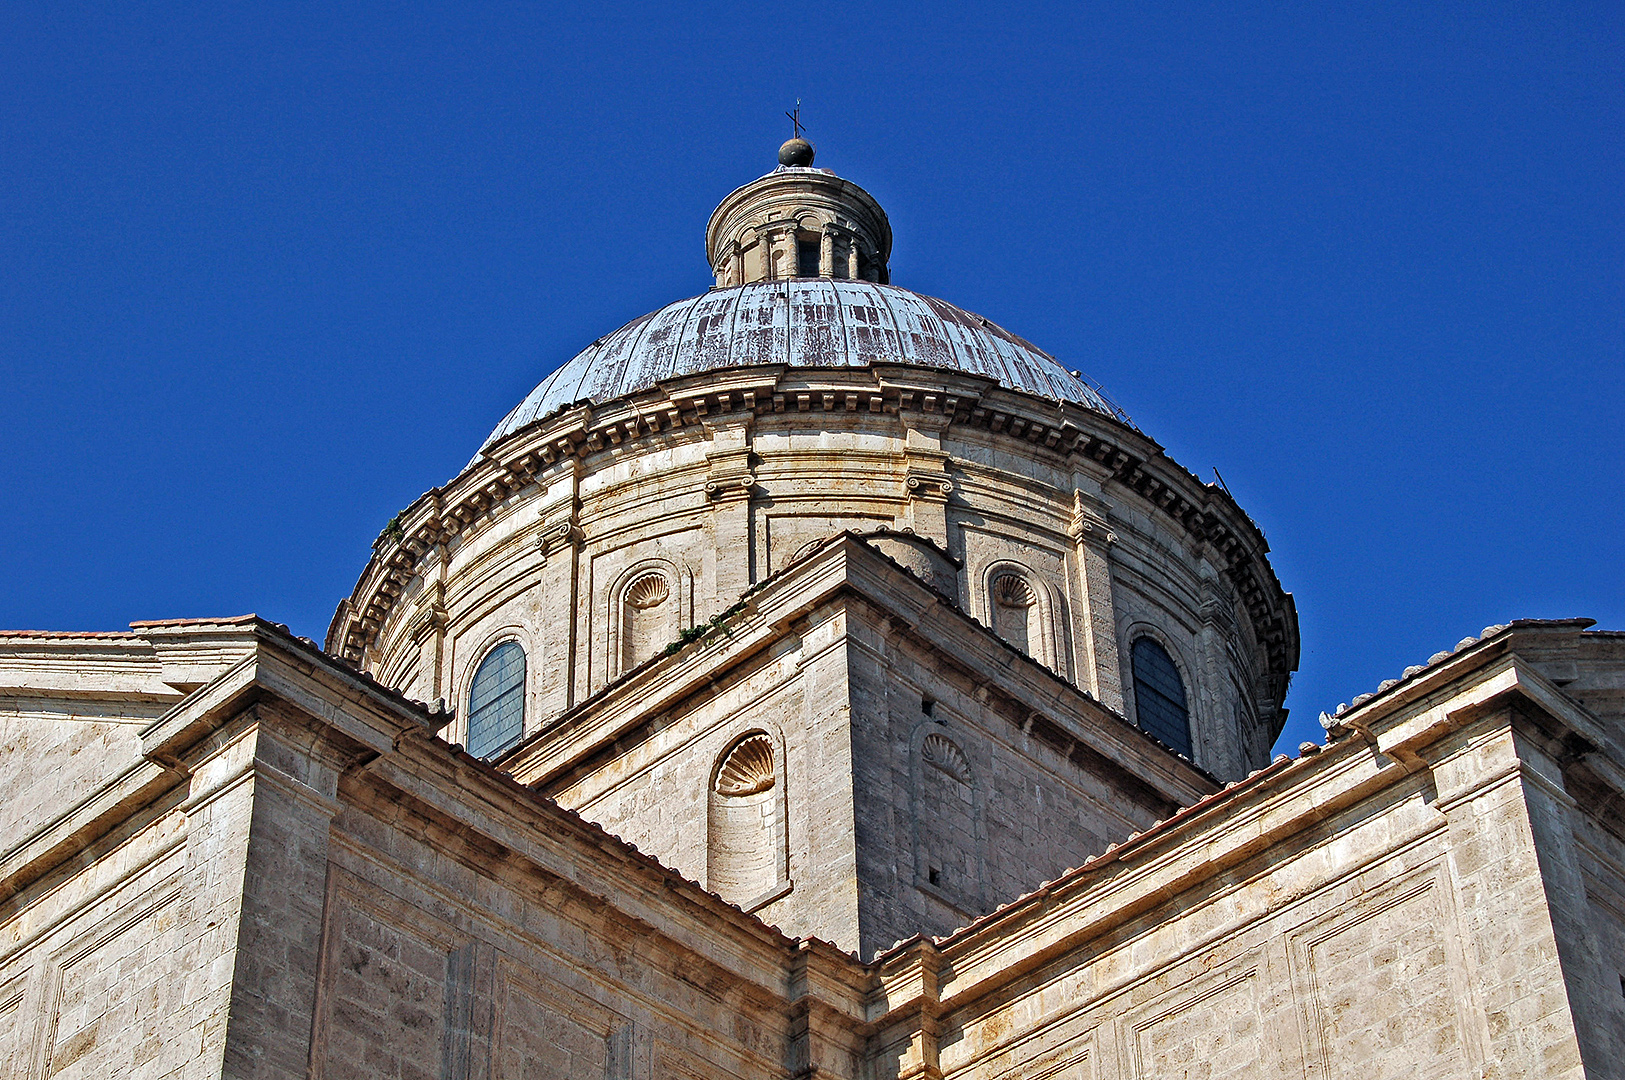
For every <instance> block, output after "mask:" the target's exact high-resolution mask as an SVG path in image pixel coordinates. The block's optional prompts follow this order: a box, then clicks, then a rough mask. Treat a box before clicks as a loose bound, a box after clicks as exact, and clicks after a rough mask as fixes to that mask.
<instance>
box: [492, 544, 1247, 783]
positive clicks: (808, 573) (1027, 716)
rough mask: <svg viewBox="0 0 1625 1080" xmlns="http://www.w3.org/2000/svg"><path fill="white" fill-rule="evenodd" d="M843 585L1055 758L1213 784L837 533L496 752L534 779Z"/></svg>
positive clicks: (646, 713)
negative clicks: (711, 625)
mask: <svg viewBox="0 0 1625 1080" xmlns="http://www.w3.org/2000/svg"><path fill="white" fill-rule="evenodd" d="M843 593H850V594H852V595H854V596H856V597H857V598H858V599H860V600H861V601H862V602H863V603H866V604H869V605H871V606H873V607H875V608H876V609H878V610H880V611H883V612H885V613H886V615H887V617H888V618H890V619H892V620H893V626H894V627H895V628H897V629H898V630H899V631H902V632H907V633H909V634H911V635H913V636H914V637H915V639H916V640H918V641H919V642H920V643H921V644H922V645H924V646H926V647H927V648H929V649H931V650H932V651H933V652H934V653H935V654H936V655H937V656H938V657H939V658H940V659H941V661H942V662H943V663H944V664H951V665H953V666H954V667H956V668H958V669H960V670H962V671H964V672H966V673H967V674H968V676H969V677H970V678H972V679H973V680H975V681H976V682H977V683H978V685H979V686H981V687H983V688H985V689H986V691H987V692H988V694H989V695H990V696H997V697H998V698H999V699H1000V702H1001V704H1002V708H1001V709H1000V710H999V711H1001V712H1004V713H1006V714H1009V715H1011V716H1019V717H1021V721H1020V723H1021V724H1022V725H1023V726H1024V729H1025V730H1026V731H1028V733H1029V734H1032V735H1034V736H1035V737H1036V738H1039V739H1040V740H1041V741H1043V742H1045V743H1046V744H1048V745H1050V746H1052V747H1053V748H1055V749H1056V751H1057V753H1060V754H1061V755H1062V756H1063V757H1067V758H1069V759H1070V758H1072V757H1073V756H1075V755H1092V756H1094V757H1096V758H1098V759H1100V760H1102V761H1104V762H1106V763H1108V764H1110V765H1111V766H1112V767H1114V768H1115V769H1116V770H1121V772H1122V773H1123V776H1124V777H1125V778H1135V779H1136V781H1137V783H1140V784H1144V785H1146V786H1147V787H1148V788H1150V789H1151V790H1152V791H1154V792H1155V795H1156V797H1157V798H1160V799H1162V800H1164V801H1165V802H1166V803H1167V804H1168V805H1169V807H1170V808H1172V807H1177V806H1180V805H1184V804H1187V803H1190V802H1194V801H1196V800H1197V799H1199V798H1201V797H1203V796H1204V795H1206V794H1208V793H1209V792H1211V791H1212V790H1214V787H1215V783H1214V781H1213V780H1212V779H1211V778H1210V777H1208V776H1206V775H1205V774H1204V773H1202V772H1201V771H1200V770H1198V769H1197V768H1195V767H1194V766H1192V765H1190V764H1189V763H1187V762H1185V761H1183V760H1181V759H1179V758H1177V757H1175V756H1174V755H1173V754H1172V753H1171V752H1169V751H1167V750H1165V749H1163V748H1162V747H1160V746H1159V745H1158V744H1156V743H1155V741H1154V740H1152V739H1151V738H1150V737H1149V736H1148V735H1146V734H1145V733H1144V732H1142V731H1140V730H1139V728H1137V727H1135V726H1134V725H1133V724H1132V723H1130V722H1129V721H1128V720H1127V719H1125V718H1123V717H1122V716H1120V715H1118V714H1116V713H1114V712H1112V711H1111V710H1110V709H1108V708H1106V707H1105V706H1104V705H1102V704H1100V703H1099V702H1097V701H1095V700H1094V699H1093V698H1091V697H1090V696H1089V695H1088V694H1086V693H1084V692H1083V691H1081V690H1079V689H1078V688H1077V687H1076V686H1074V685H1073V684H1071V683H1069V682H1067V681H1066V680H1064V679H1062V678H1061V677H1060V676H1058V675H1056V674H1055V673H1054V672H1052V671H1050V670H1049V669H1048V668H1046V667H1044V666H1043V665H1042V664H1039V663H1038V662H1037V661H1034V660H1032V659H1030V658H1028V657H1026V656H1024V655H1022V654H1020V653H1019V652H1018V651H1016V650H1014V649H1013V648H1012V647H1011V646H1009V645H1008V644H1007V643H1005V642H1004V641H1002V640H1000V639H999V638H997V637H996V636H994V634H993V633H992V631H990V630H988V629H987V628H986V627H984V626H982V625H981V624H980V623H978V622H976V621H975V620H974V619H972V618H971V617H970V616H969V615H967V614H965V613H964V612H963V611H961V610H959V609H958V608H957V607H954V606H953V605H952V604H950V603H949V602H947V601H946V600H945V599H944V598H943V597H942V596H941V595H939V594H938V593H936V592H935V591H933V590H932V589H930V588H929V587H928V586H926V585H925V584H924V583H923V582H921V581H920V580H919V579H918V578H916V577H915V576H914V575H913V574H911V573H909V572H908V571H907V570H905V569H903V568H902V567H900V566H898V565H897V564H896V563H894V562H892V560H890V559H889V558H887V557H886V556H885V555H882V554H881V553H880V552H878V551H876V550H874V549H873V548H871V547H870V546H869V545H868V544H866V543H864V541H863V540H862V539H860V538H859V537H857V536H855V535H854V534H851V533H844V534H841V535H840V536H838V537H835V538H833V539H832V540H829V541H826V542H825V543H824V545H823V546H822V547H820V548H819V549H817V550H816V551H814V552H813V553H812V554H810V555H808V556H806V557H805V558H803V559H802V560H801V561H799V562H796V563H794V564H792V565H791V566H790V567H789V568H787V569H786V570H784V571H782V572H780V573H779V574H777V575H775V576H774V577H772V578H769V579H768V580H767V581H765V582H763V583H762V584H760V585H758V586H757V587H756V588H755V589H753V590H752V592H751V593H750V595H749V596H748V597H747V599H746V601H745V603H744V604H743V605H742V607H741V608H740V609H739V610H738V611H737V612H736V613H735V614H734V615H733V616H732V617H731V618H729V620H728V621H727V629H726V632H725V633H723V632H716V633H713V634H711V635H708V636H706V637H704V638H702V639H701V640H699V641H697V642H695V643H693V644H690V645H688V646H686V647H684V648H681V649H679V650H677V651H676V652H675V653H673V654H671V655H669V656H662V657H657V658H655V659H654V660H651V661H649V662H648V663H646V664H644V665H643V666H641V667H639V668H637V669H635V670H634V671H632V672H630V673H629V674H628V675H627V676H626V677H624V678H622V679H621V680H619V681H617V682H615V683H613V684H611V685H610V686H609V687H607V688H605V689H604V690H602V691H600V692H599V693H598V694H596V695H594V696H593V697H591V698H588V699H587V700H586V701H584V702H582V703H581V704H580V705H577V706H576V707H575V708H573V709H571V710H570V711H569V712H566V713H565V714H564V715H563V716H561V717H559V718H558V719H557V720H556V721H554V722H553V723H552V724H550V725H549V726H548V727H546V728H544V729H543V730H542V731H540V732H538V733H536V734H535V735H533V736H531V737H529V738H528V739H526V740H525V741H524V742H522V743H520V744H519V745H517V746H515V747H514V748H513V749H512V750H510V751H508V752H507V753H506V754H505V755H503V757H502V758H500V759H499V765H500V767H501V768H502V769H503V770H504V771H506V772H510V773H513V774H514V775H515V776H517V777H519V778H520V779H522V780H523V781H524V782H525V783H526V784H530V785H535V786H540V787H546V786H547V785H548V784H549V783H550V782H551V781H553V780H554V779H555V778H557V777H560V776H562V775H564V774H566V773H567V772H568V771H569V770H570V769H571V768H572V767H574V766H575V765H577V764H578V763H580V762H583V761H585V760H587V759H589V758H590V757H591V756H592V755H593V754H595V753H596V752H597V751H598V750H599V749H600V748H601V747H603V746H604V745H606V744H608V743H610V742H612V741H613V740H615V739H617V738H621V737H622V736H624V735H625V734H627V733H628V732H629V731H631V730H633V729H635V728H636V727H638V726H639V725H640V724H642V723H644V722H645V721H646V720H647V719H648V718H649V717H652V716H657V715H659V714H660V713H661V712H662V711H663V710H665V709H668V708H670V707H671V706H672V705H673V704H675V703H677V702H679V701H682V700H683V699H685V698H687V697H689V696H690V695H692V694H693V693H695V692H696V691H697V690H700V689H704V688H706V687H713V686H714V685H715V684H716V683H717V681H718V680H720V679H722V678H724V677H725V675H726V673H727V672H729V671H730V670H733V669H736V668H737V667H738V666H739V665H741V664H745V663H747V662H748V661H749V660H750V659H751V658H753V657H755V656H756V655H758V654H760V653H761V652H762V651H763V650H764V649H767V648H769V647H770V646H771V645H772V644H773V643H774V642H776V641H778V640H780V639H782V638H784V637H786V636H789V635H790V634H791V633H793V631H792V629H791V628H792V626H793V624H795V623H796V621H797V620H798V619H800V618H801V617H802V616H803V615H805V614H807V613H809V612H811V611H812V610H813V609H815V608H816V607H818V606H819V605H821V604H824V603H827V602H829V601H831V600H832V599H834V598H836V597H837V596H839V595H841V594H843Z"/></svg>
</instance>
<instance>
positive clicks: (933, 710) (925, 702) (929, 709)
mask: <svg viewBox="0 0 1625 1080" xmlns="http://www.w3.org/2000/svg"><path fill="white" fill-rule="evenodd" d="M920 711H921V712H923V713H924V714H925V715H927V716H935V715H937V703H936V702H934V701H932V700H931V699H930V698H928V697H927V698H921V699H920Z"/></svg>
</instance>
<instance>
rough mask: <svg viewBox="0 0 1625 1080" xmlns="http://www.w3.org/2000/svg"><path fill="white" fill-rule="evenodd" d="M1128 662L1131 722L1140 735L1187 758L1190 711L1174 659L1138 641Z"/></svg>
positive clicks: (1147, 642) (1154, 645) (1150, 643)
mask: <svg viewBox="0 0 1625 1080" xmlns="http://www.w3.org/2000/svg"><path fill="white" fill-rule="evenodd" d="M1129 662H1130V664H1131V666H1132V667H1133V669H1134V722H1135V723H1137V724H1138V725H1139V726H1140V730H1141V731H1144V732H1145V733H1146V734H1148V735H1151V736H1153V737H1155V738H1157V739H1160V740H1161V741H1162V742H1164V743H1167V744H1168V745H1169V746H1171V747H1173V748H1174V749H1175V750H1177V751H1178V752H1179V753H1181V754H1184V755H1185V756H1186V757H1187V758H1188V757H1190V756H1191V714H1190V708H1189V707H1188V706H1187V705H1186V704H1185V684H1184V683H1183V682H1182V681H1180V678H1179V669H1178V668H1176V667H1175V666H1174V661H1173V658H1172V657H1170V656H1169V655H1168V651H1167V650H1166V649H1164V648H1163V647H1162V646H1161V645H1158V644H1157V643H1156V642H1155V641H1152V640H1151V639H1150V638H1140V639H1139V640H1137V641H1135V643H1134V647H1133V649H1132V650H1131V651H1130V661H1129Z"/></svg>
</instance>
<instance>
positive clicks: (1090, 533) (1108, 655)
mask: <svg viewBox="0 0 1625 1080" xmlns="http://www.w3.org/2000/svg"><path fill="white" fill-rule="evenodd" d="M1110 510H1111V506H1110V504H1109V503H1107V502H1106V500H1105V499H1102V498H1100V497H1098V496H1094V495H1089V494H1087V493H1085V492H1084V491H1083V490H1082V489H1074V490H1073V492H1072V522H1071V526H1070V528H1069V529H1068V531H1069V532H1070V534H1071V536H1072V540H1073V542H1074V543H1075V544H1076V545H1077V560H1078V594H1079V597H1080V600H1081V602H1080V603H1079V604H1078V612H1077V622H1076V625H1077V634H1078V643H1079V652H1080V654H1081V655H1080V657H1079V659H1080V660H1081V664H1080V667H1081V668H1082V670H1081V671H1080V672H1079V676H1080V677H1081V680H1082V681H1083V683H1084V686H1085V688H1086V689H1087V690H1088V691H1089V693H1091V694H1093V695H1094V697H1095V700H1096V701H1099V702H1100V703H1101V704H1102V705H1104V706H1106V707H1107V708H1108V709H1114V710H1116V711H1117V712H1119V713H1121V712H1122V711H1123V664H1122V657H1121V656H1120V655H1119V653H1118V648H1117V612H1116V607H1115V605H1114V603H1113V601H1112V572H1111V546H1112V545H1113V544H1115V543H1116V542H1117V536H1116V535H1115V534H1114V533H1113V532H1112V530H1111V525H1110V522H1109V518H1108V515H1109V513H1110Z"/></svg>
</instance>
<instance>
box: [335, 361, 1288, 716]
mask: <svg viewBox="0 0 1625 1080" xmlns="http://www.w3.org/2000/svg"><path fill="white" fill-rule="evenodd" d="M789 412H809V413H812V412H834V413H845V414H856V415H857V416H861V415H864V414H868V415H875V416H901V417H904V418H906V417H907V416H909V415H922V416H929V417H933V418H936V419H939V420H940V421H942V422H943V423H944V424H945V425H953V426H954V427H955V428H956V429H960V430H963V429H976V430H981V431H985V432H987V433H989V434H990V435H992V436H994V437H997V438H1000V439H1013V440H1018V441H1020V442H1022V443H1024V444H1026V445H1027V446H1029V447H1031V448H1032V449H1033V450H1034V451H1035V452H1043V453H1049V454H1054V455H1057V456H1058V457H1060V458H1062V459H1065V460H1071V461H1075V462H1085V461H1086V462H1088V463H1089V466H1088V467H1090V468H1091V469H1093V470H1095V471H1097V472H1103V473H1104V474H1105V475H1106V476H1107V477H1109V478H1110V480H1111V481H1112V482H1115V483H1116V484H1118V485H1121V486H1122V487H1125V488H1128V489H1129V490H1131V491H1133V492H1135V493H1136V494H1137V495H1138V496H1140V497H1141V498H1143V499H1145V500H1146V501H1147V502H1149V503H1150V504H1151V506H1152V507H1153V508H1154V510H1155V512H1157V513H1159V514H1160V515H1161V516H1162V517H1163V519H1164V520H1166V521H1167V522H1168V523H1169V524H1171V525H1172V526H1174V527H1175V528H1176V529H1178V530H1179V531H1180V532H1181V533H1182V534H1183V535H1185V536H1186V537H1188V538H1189V539H1190V540H1191V541H1192V542H1195V543H1200V544H1202V545H1203V546H1204V547H1205V549H1206V550H1207V551H1209V552H1211V553H1212V556H1213V558H1214V559H1215V560H1216V561H1217V562H1218V563H1219V564H1220V565H1221V566H1222V569H1223V572H1224V573H1225V574H1226V576H1227V577H1228V578H1229V579H1230V581H1231V582H1232V584H1233V585H1234V586H1235V588H1236V590H1237V594H1238V595H1239V597H1240V598H1241V600H1242V602H1243V604H1244V606H1245V608H1246V610H1247V613H1248V616H1249V618H1250V619H1251V621H1252V623H1253V629H1254V632H1255V634H1256V636H1257V638H1258V640H1259V641H1260V642H1261V644H1262V647H1263V649H1264V651H1265V656H1266V661H1267V677H1268V679H1269V681H1270V689H1271V691H1272V697H1273V698H1274V700H1276V701H1280V700H1282V699H1283V698H1284V697H1285V693H1286V685H1287V681H1288V679H1289V678H1290V676H1291V673H1292V671H1293V670H1295V669H1296V667H1297V663H1298V631H1297V613H1296V608H1295V607H1294V605H1293V602H1292V597H1291V595H1290V594H1289V593H1286V592H1285V591H1284V590H1283V589H1282V588H1281V585H1280V582H1279V580H1278V579H1277V577H1276V576H1275V572H1274V570H1273V569H1272V568H1271V567H1270V565H1269V562H1268V560H1267V558H1266V557H1265V556H1266V553H1267V552H1268V550H1269V545H1268V543H1267V542H1266V541H1265V540H1264V537H1263V534H1262V533H1260V532H1259V530H1258V528H1257V526H1256V525H1255V524H1254V523H1253V521H1252V520H1251V518H1249V517H1248V516H1247V515H1246V514H1245V513H1244V512H1243V511H1242V510H1241V508H1240V507H1239V506H1237V505H1236V503H1235V501H1234V500H1233V499H1232V498H1231V497H1230V495H1229V494H1228V493H1227V492H1225V491H1224V490H1223V489H1222V488H1221V487H1219V486H1218V485H1212V484H1204V483H1203V482H1202V481H1201V480H1199V479H1198V478H1197V477H1196V476H1194V475H1193V474H1191V473H1190V472H1189V471H1187V470H1185V469H1184V468H1182V467H1181V466H1179V465H1177V464H1176V463H1175V462H1173V461H1172V459H1170V458H1168V457H1167V455H1166V454H1165V453H1164V452H1163V450H1162V447H1160V446H1159V445H1158V444H1157V443H1155V442H1154V441H1152V440H1151V439H1149V438H1147V437H1146V436H1145V435H1144V434H1142V433H1141V432H1139V431H1138V430H1136V429H1134V428H1133V427H1131V426H1129V425H1128V424H1127V423H1125V422H1122V421H1118V420H1115V419H1113V418H1111V417H1107V416H1105V415H1103V414H1101V413H1099V412H1097V411H1095V410H1092V409H1088V408H1085V407H1083V406H1078V405H1073V404H1070V403H1065V402H1057V401H1054V400H1049V399H1043V398H1038V397H1034V396H1032V395H1029V394H1025V393H1021V392H1017V391H1012V390H1008V389H1005V388H1002V387H999V386H997V385H996V384H995V383H994V382H993V381H992V380H990V379H984V378H980V377H977V376H970V375H966V374H964V373H962V372H952V371H944V370H941V369H937V368H927V367H908V366H904V365H894V364H887V365H880V366H877V367H873V368H851V369H828V370H812V369H789V368H786V367H784V366H782V365H772V366H755V367H747V368H736V369H731V370H726V371H720V372H717V371H713V372H706V373H704V374H701V375H696V376H689V377H684V378H680V379H670V380H666V381H665V382H663V383H661V384H659V385H658V386H657V387H655V388H654V389H652V390H649V391H646V392H644V393H641V394H637V395H634V396H632V397H629V398H623V399H618V400H616V401H611V402H607V403H605V404H603V405H600V406H597V407H590V406H588V405H584V404H583V405H578V406H575V407H574V408H571V409H568V410H565V411H563V412H561V413H558V414H556V415H554V416H553V417H551V418H547V419H544V420H540V421H537V422H536V423H535V424H532V425H530V426H529V427H526V428H523V429H521V430H520V431H517V432H515V433H514V434H513V435H510V436H509V437H507V438H506V439H504V440H503V441H501V442H500V443H497V444H496V445H494V446H491V447H488V448H487V449H486V450H485V451H484V452H483V453H482V455H481V457H480V458H478V459H476V460H475V461H474V462H472V463H470V465H469V466H468V468H466V469H464V470H463V472H462V473H461V474H460V475H459V476H458V477H456V478H455V479H454V480H452V481H451V482H450V483H448V484H447V485H446V486H445V487H443V488H436V489H434V490H432V491H430V492H428V493H426V494H425V495H423V496H422V497H420V498H419V499H418V500H417V501H416V502H414V503H413V504H412V505H411V506H410V507H408V508H407V509H406V510H404V511H402V512H401V514H399V515H397V517H396V519H395V520H394V521H392V522H391V523H390V526H389V527H388V528H386V529H385V532H384V534H383V535H381V536H380V537H379V539H378V542H377V544H375V546H374V554H373V557H372V559H371V561H370V562H369V564H368V566H367V569H366V570H365V571H364V572H363V574H362V576H361V578H360V580H359V581H358V582H357V584H356V588H355V591H354V592H353V593H352V595H351V596H350V598H349V599H348V600H346V601H345V602H344V603H343V604H341V605H340V609H339V610H338V611H337V612H336V613H335V616H334V620H333V624H332V626H331V627H330V628H329V631H328V637H327V642H326V647H327V649H328V651H329V652H331V653H333V654H335V655H338V656H342V657H343V658H345V659H346V660H349V661H350V662H352V663H361V662H363V659H364V657H365V655H366V650H367V649H368V647H369V646H371V645H372V644H373V643H374V642H375V641H377V640H378V638H379V635H380V633H381V631H382V629H383V627H384V626H385V625H386V623H387V622H388V621H389V619H390V617H391V615H392V613H393V611H394V608H395V606H396V604H397V601H398V600H399V598H400V596H401V595H402V593H403V592H405V590H406V588H407V587H408V586H409V585H410V583H411V581H412V579H413V578H414V577H415V576H416V574H417V572H418V571H417V567H418V565H419V562H420V561H421V560H422V559H423V557H424V556H425V555H426V554H427V552H428V551H430V550H431V549H432V548H434V547H435V546H437V545H441V544H446V543H450V542H452V541H453V540H455V539H456V538H458V537H459V536H463V535H465V534H468V533H470V532H471V531H473V530H476V529H478V528H480V527H481V523H482V522H483V521H485V520H486V517H487V515H488V513H489V512H490V511H492V509H493V508H495V507H497V506H499V505H500V504H502V503H504V502H505V501H506V500H508V499H509V498H511V497H512V496H514V495H515V494H517V493H519V492H521V491H523V490H524V489H525V488H527V487H529V486H531V485H532V484H533V483H535V482H536V481H537V479H538V478H539V477H545V476H546V475H548V474H549V473H550V470H552V469H554V468H556V467H558V466H559V465H560V464H561V463H562V462H564V461H567V460H569V461H574V460H580V459H582V458H586V457H589V456H591V455H594V454H597V453H602V452H610V453H615V452H624V451H625V450H628V449H632V448H634V447H641V446H655V445H658V441H659V440H665V439H669V438H671V437H672V435H673V434H674V433H679V432H681V433H684V434H687V433H688V432H689V431H692V432H693V434H694V436H695V437H698V434H699V430H703V425H704V424H705V423H706V422H707V421H711V422H715V421H716V420H718V419H721V418H724V417H729V416H738V415H741V414H744V415H756V416H766V415H768V414H777V413H789ZM743 475H744V474H741V479H743ZM929 479H931V477H927V478H926V480H929ZM922 482H924V481H922ZM736 486H737V485H736ZM940 486H941V485H940V483H939V484H938V487H939V488H940ZM741 490H744V489H741ZM1283 720H1284V713H1283V714H1281V715H1280V716H1279V717H1277V725H1276V726H1277V727H1278V726H1279V723H1280V722H1281V721H1283Z"/></svg>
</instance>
